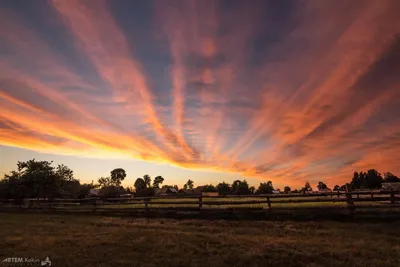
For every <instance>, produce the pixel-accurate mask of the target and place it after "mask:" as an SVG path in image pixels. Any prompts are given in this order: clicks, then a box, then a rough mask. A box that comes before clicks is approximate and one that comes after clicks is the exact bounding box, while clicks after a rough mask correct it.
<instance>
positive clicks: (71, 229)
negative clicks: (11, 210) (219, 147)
mask: <svg viewBox="0 0 400 267" xmlns="http://www.w3.org/2000/svg"><path fill="white" fill-rule="evenodd" d="M0 225H1V228H0V242H1V248H2V249H0V261H1V260H2V259H4V258H5V257H32V258H40V259H44V258H45V257H49V258H50V259H51V261H52V266H185V267H188V266H229V267H231V266H346V267H347V266H363V267H364V266H396V267H398V266H400V256H399V255H400V223H399V222H397V223H380V224H377V223H338V222H265V221H262V222H261V221H259V222H254V221H253V222H245V221H212V222H210V221H196V220H185V221H174V220H160V219H157V220H149V221H147V220H145V219H135V220H132V219H121V218H108V217H96V216H78V217H72V216H67V215H64V216H62V215H45V214H42V215H41V214H4V213H2V214H0ZM0 266H1V263H0Z"/></svg>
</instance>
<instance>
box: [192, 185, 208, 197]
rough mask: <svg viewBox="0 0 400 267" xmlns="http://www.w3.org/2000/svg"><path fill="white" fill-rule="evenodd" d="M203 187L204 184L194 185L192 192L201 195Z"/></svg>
mask: <svg viewBox="0 0 400 267" xmlns="http://www.w3.org/2000/svg"><path fill="white" fill-rule="evenodd" d="M204 187H205V186H204V185H202V186H198V187H196V188H195V189H194V193H195V194H196V195H201V193H202V192H203V189H204Z"/></svg>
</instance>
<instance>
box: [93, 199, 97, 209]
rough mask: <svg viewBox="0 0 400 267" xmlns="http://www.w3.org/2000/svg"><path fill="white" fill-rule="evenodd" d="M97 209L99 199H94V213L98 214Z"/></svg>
mask: <svg viewBox="0 0 400 267" xmlns="http://www.w3.org/2000/svg"><path fill="white" fill-rule="evenodd" d="M96 208H97V199H96V198H95V199H93V212H96Z"/></svg>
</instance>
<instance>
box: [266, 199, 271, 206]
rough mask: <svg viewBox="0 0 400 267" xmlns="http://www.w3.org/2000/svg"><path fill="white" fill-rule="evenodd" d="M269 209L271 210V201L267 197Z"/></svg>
mask: <svg viewBox="0 0 400 267" xmlns="http://www.w3.org/2000/svg"><path fill="white" fill-rule="evenodd" d="M267 202H268V208H271V201H270V200H269V196H267Z"/></svg>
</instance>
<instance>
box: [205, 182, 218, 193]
mask: <svg viewBox="0 0 400 267" xmlns="http://www.w3.org/2000/svg"><path fill="white" fill-rule="evenodd" d="M202 192H218V190H217V188H216V187H215V186H213V185H212V184H210V185H205V186H204V188H203V190H202Z"/></svg>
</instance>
